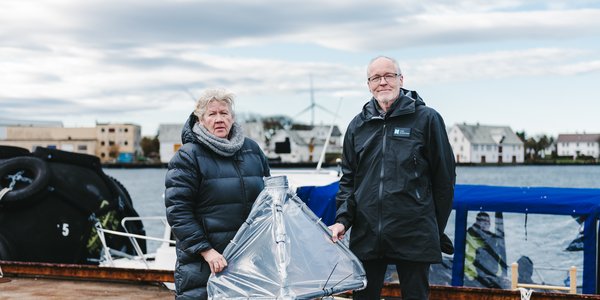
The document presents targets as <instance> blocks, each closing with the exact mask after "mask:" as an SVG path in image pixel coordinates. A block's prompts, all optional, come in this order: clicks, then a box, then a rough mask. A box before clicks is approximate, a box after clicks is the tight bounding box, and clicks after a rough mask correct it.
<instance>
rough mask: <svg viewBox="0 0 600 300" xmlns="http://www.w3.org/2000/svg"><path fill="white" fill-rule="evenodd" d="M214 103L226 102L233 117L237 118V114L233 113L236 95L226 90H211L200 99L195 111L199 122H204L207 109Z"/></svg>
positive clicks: (204, 92) (207, 90)
mask: <svg viewBox="0 0 600 300" xmlns="http://www.w3.org/2000/svg"><path fill="white" fill-rule="evenodd" d="M213 101H219V102H224V103H226V104H227V106H228V107H229V112H230V113H231V116H232V117H233V118H235V113H234V111H233V107H234V105H235V94H234V93H233V92H231V91H229V90H227V89H224V88H210V89H206V90H204V91H203V92H202V94H201V95H200V98H198V101H197V102H196V109H195V110H194V115H196V117H198V120H202V118H203V117H204V113H206V109H207V107H208V104H209V103H211V102H213Z"/></svg>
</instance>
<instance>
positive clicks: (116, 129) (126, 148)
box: [0, 120, 141, 162]
mask: <svg viewBox="0 0 600 300" xmlns="http://www.w3.org/2000/svg"><path fill="white" fill-rule="evenodd" d="M140 136H141V128H140V126H138V125H133V124H97V125H96V127H63V125H62V123H61V122H39V121H15V120H8V121H7V120H0V145H6V146H15V147H21V148H25V149H28V150H29V151H34V149H35V148H36V147H46V148H51V149H58V150H63V151H70V152H76V153H83V154H88V155H95V156H97V157H99V158H100V161H101V162H115V161H121V162H132V161H133V160H134V159H135V157H136V156H137V155H138V154H139V153H141V148H140V139H141V137H140Z"/></svg>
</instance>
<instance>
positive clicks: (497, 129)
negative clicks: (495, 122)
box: [448, 124, 525, 163]
mask: <svg viewBox="0 0 600 300" xmlns="http://www.w3.org/2000/svg"><path fill="white" fill-rule="evenodd" d="M448 138H449V140H450V145H451V146H452V150H453V151H454V155H455V158H456V162H458V163H523V162H524V159H525V158H524V156H525V151H524V145H523V142H522V141H521V139H519V137H518V136H517V135H516V134H515V133H514V132H513V130H512V129H511V128H510V127H508V126H488V125H479V124H476V125H467V124H455V125H454V126H452V128H450V129H449V130H448Z"/></svg>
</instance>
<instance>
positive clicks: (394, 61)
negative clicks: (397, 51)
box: [367, 55, 402, 77]
mask: <svg viewBox="0 0 600 300" xmlns="http://www.w3.org/2000/svg"><path fill="white" fill-rule="evenodd" d="M380 58H385V59H387V60H389V61H391V62H392V63H393V64H394V66H395V67H396V73H398V75H402V71H401V70H400V65H399V64H398V61H397V60H395V59H393V58H391V57H389V56H384V55H379V56H376V57H374V58H373V59H371V61H369V64H368V65H367V77H369V69H371V65H372V64H373V62H375V61H376V60H378V59H380Z"/></svg>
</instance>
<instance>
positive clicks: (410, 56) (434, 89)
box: [0, 0, 600, 136]
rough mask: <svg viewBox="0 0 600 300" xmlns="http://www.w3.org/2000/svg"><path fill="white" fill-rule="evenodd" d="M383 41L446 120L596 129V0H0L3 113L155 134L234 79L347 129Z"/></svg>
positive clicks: (267, 98)
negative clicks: (204, 94) (129, 126)
mask: <svg viewBox="0 0 600 300" xmlns="http://www.w3.org/2000/svg"><path fill="white" fill-rule="evenodd" d="M378 55H386V56H390V57H394V58H395V59H397V60H398V62H399V64H400V67H401V69H402V73H403V75H404V88H406V89H409V90H415V91H417V92H418V93H419V94H420V95H421V97H422V98H423V99H424V101H425V103H426V104H427V105H428V106H431V107H433V108H434V109H435V110H437V111H438V112H439V113H440V114H441V115H442V116H443V118H444V120H445V122H446V125H447V126H452V125H453V124H456V123H467V124H476V123H479V124H484V125H499V126H510V127H511V128H512V129H513V130H514V131H525V132H526V134H527V135H528V136H536V135H541V134H548V135H552V136H556V135H557V134H559V133H583V132H586V133H600V120H599V117H598V116H599V112H600V89H599V88H598V86H599V85H600V1H596V0H565V1H553V0H546V1H541V0H505V1H489V0H425V1H423V0H404V1H399V0H396V1H392V0H379V1H347V0H318V1H317V0H302V1H287V0H280V1H273V0H272V1H266V0H254V1H247V0H222V1H191V0H163V1H155V0H86V1H78V0H38V1H35V0H32V1H23V0H2V1H1V2H0V119H17V120H37V121H42V120H47V121H62V122H63V124H64V126H66V127H76V126H78V127H93V126H95V124H96V123H134V124H138V125H140V126H142V134H143V135H146V136H154V135H156V134H157V130H158V126H159V124H172V123H180V124H181V123H183V122H184V121H185V120H186V119H187V117H188V115H189V114H190V113H191V112H192V110H193V109H194V104H195V100H196V98H197V97H198V96H199V95H200V93H201V92H202V90H203V89H205V88H210V87H224V88H227V89H229V90H231V91H233V92H234V93H235V94H236V96H237V98H236V105H235V111H236V113H237V115H238V117H240V118H241V117H244V116H248V115H262V116H271V115H286V116H289V117H292V118H294V120H296V121H297V122H303V123H310V122H311V121H312V120H313V118H312V114H311V109H310V108H311V104H312V102H311V101H314V103H315V106H312V107H314V123H315V124H331V123H335V124H337V125H339V126H340V128H341V130H342V131H343V132H344V131H345V128H346V126H347V124H348V123H349V122H350V120H351V119H352V118H353V117H354V116H355V115H356V114H357V113H358V112H359V111H360V110H361V108H362V106H363V105H364V103H366V102H367V101H368V100H369V99H370V97H371V94H370V93H369V90H368V87H367V83H366V77H367V75H366V67H367V64H368V62H369V61H370V60H371V59H372V58H373V57H375V56H378ZM335 112H337V114H335Z"/></svg>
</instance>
